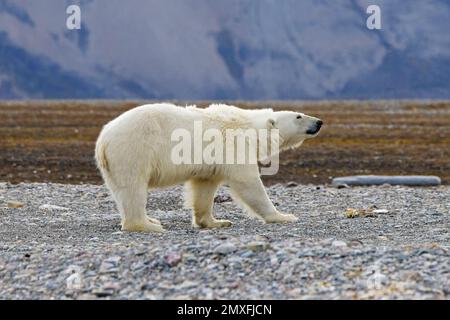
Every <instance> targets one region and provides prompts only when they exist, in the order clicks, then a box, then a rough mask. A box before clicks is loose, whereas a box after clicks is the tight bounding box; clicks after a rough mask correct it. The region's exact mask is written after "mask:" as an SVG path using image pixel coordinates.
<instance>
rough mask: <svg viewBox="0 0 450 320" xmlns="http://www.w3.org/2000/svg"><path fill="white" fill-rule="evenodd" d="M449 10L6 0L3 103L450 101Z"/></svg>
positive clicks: (0, 50)
mask: <svg viewBox="0 0 450 320" xmlns="http://www.w3.org/2000/svg"><path fill="white" fill-rule="evenodd" d="M73 3H78V4H79V5H80V7H81V13H82V27H81V30H68V29H67V28H66V25H65V19H66V17H67V15H66V12H65V11H66V6H67V5H69V4H73ZM374 3H375V4H378V5H380V7H381V10H382V30H368V29H367V28H366V26H365V23H366V18H367V14H366V12H365V10H366V8H367V6H368V5H369V4H374ZM449 17H450V6H449V4H448V2H447V1H446V0H433V1H421V0H410V1H408V2H405V1H401V0H384V1H382V0H378V1H367V0H322V1H316V0H305V1H295V0H280V1H273V0H259V1H246V0H230V1H226V2H225V1H224V2H218V1H207V0H171V1H156V0H153V1H143V0H142V1H139V0H129V1H127V2H124V1H121V0H108V1H106V0H96V1H92V0H85V1H59V0H40V1H27V0H15V1H12V0H0V98H157V99H170V98H178V99H326V98H450V92H449V91H450V90H448V88H450V72H449V71H450V35H449V32H448V31H449V30H450V19H448V18H449Z"/></svg>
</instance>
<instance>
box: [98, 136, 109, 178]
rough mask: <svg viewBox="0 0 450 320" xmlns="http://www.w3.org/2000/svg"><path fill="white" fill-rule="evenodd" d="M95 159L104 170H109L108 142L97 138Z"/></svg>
mask: <svg viewBox="0 0 450 320" xmlns="http://www.w3.org/2000/svg"><path fill="white" fill-rule="evenodd" d="M95 160H96V161H97V167H98V168H99V169H100V170H101V171H104V172H109V164H108V159H107V158H106V143H104V142H103V141H101V139H98V140H97V143H96V145H95Z"/></svg>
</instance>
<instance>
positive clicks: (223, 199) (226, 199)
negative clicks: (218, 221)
mask: <svg viewBox="0 0 450 320" xmlns="http://www.w3.org/2000/svg"><path fill="white" fill-rule="evenodd" d="M230 201H232V199H231V197H230V196H227V195H217V196H216V197H215V198H214V202H215V203H223V202H230Z"/></svg>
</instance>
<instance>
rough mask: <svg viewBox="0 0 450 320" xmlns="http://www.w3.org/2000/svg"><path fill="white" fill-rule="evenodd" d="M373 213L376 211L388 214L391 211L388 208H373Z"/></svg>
mask: <svg viewBox="0 0 450 320" xmlns="http://www.w3.org/2000/svg"><path fill="white" fill-rule="evenodd" d="M373 213H375V214H387V213H389V210H387V209H375V210H373Z"/></svg>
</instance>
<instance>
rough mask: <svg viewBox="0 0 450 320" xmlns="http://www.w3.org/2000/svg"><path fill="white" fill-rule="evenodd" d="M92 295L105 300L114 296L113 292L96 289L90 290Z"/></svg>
mask: <svg viewBox="0 0 450 320" xmlns="http://www.w3.org/2000/svg"><path fill="white" fill-rule="evenodd" d="M92 293H93V294H95V295H96V296H97V297H99V298H106V297H109V296H112V295H113V294H114V291H113V290H104V289H103V288H96V289H94V290H92Z"/></svg>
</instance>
